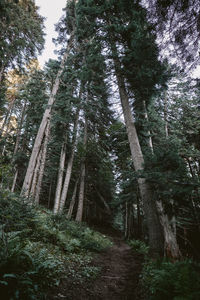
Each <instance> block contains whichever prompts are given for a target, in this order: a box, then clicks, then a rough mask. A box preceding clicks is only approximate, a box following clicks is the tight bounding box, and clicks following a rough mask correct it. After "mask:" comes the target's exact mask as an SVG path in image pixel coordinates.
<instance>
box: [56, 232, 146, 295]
mask: <svg viewBox="0 0 200 300" xmlns="http://www.w3.org/2000/svg"><path fill="white" fill-rule="evenodd" d="M95 229H96V230H98V231H100V232H101V233H103V234H105V235H106V236H108V237H109V238H110V239H111V240H112V242H113V246H112V247H111V248H109V249H107V250H105V251H103V252H101V253H100V254H97V255H96V256H95V257H94V259H93V262H92V265H93V266H95V267H99V268H100V274H99V275H98V276H97V278H96V279H95V280H93V281H89V282H87V283H84V284H83V285H82V284H78V285H75V286H73V285H71V286H69V283H68V282H67V281H66V282H65V281H63V282H62V284H61V285H60V286H59V293H56V294H54V296H53V295H52V298H51V299H52V300H53V299H55V300H61V299H63V300H64V299H66V300H68V299H69V300H141V299H142V296H141V295H140V294H141V293H140V287H139V275H140V273H141V269H142V260H143V257H142V255H140V254H138V253H134V252H133V250H132V249H131V248H130V246H128V245H127V244H126V243H125V241H124V240H123V238H122V236H121V235H120V233H119V232H117V231H116V230H113V229H105V228H104V229H103V230H102V228H95Z"/></svg>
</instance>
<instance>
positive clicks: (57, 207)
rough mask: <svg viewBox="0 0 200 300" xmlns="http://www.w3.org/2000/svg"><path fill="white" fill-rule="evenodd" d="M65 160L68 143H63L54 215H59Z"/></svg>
mask: <svg viewBox="0 0 200 300" xmlns="http://www.w3.org/2000/svg"><path fill="white" fill-rule="evenodd" d="M65 158H66V141H64V142H63V145H62V149H61V153H60V164H59V170H58V180H57V186H56V195H55V201H54V209H53V212H54V214H57V213H58V210H59V205H60V195H61V190H62V183H63V174H64V166H65Z"/></svg>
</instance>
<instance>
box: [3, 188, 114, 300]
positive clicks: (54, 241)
mask: <svg viewBox="0 0 200 300" xmlns="http://www.w3.org/2000/svg"><path fill="white" fill-rule="evenodd" d="M109 246H111V242H110V240H109V239H108V238H106V237H105V236H103V235H101V234H100V233H97V232H95V231H93V230H91V229H89V228H88V227H87V226H85V225H82V224H80V223H76V222H73V221H68V220H67V219H66V216H64V215H61V216H60V215H59V216H55V215H53V213H52V212H50V211H49V210H46V209H44V208H40V207H38V208H36V207H33V206H31V205H27V204H26V203H25V202H24V200H23V198H19V197H17V196H16V195H15V194H12V193H10V192H9V191H4V190H2V191H0V297H1V298H2V299H4V300H11V299H13V300H14V299H27V300H29V299H37V300H39V299H45V297H46V294H47V291H49V289H50V288H51V287H53V286H55V285H58V284H59V281H60V279H61V278H65V280H66V278H67V280H68V281H69V282H70V284H76V282H78V281H79V282H80V281H83V280H87V279H91V278H94V277H95V276H96V274H97V273H98V272H99V270H98V268H95V267H93V266H91V258H92V256H91V251H100V250H102V249H104V248H106V247H109ZM86 253H87V254H86Z"/></svg>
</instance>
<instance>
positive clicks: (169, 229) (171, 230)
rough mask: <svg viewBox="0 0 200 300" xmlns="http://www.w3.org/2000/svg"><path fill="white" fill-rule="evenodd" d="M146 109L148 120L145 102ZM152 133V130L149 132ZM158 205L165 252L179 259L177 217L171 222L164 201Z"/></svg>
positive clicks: (151, 146)
mask: <svg viewBox="0 0 200 300" xmlns="http://www.w3.org/2000/svg"><path fill="white" fill-rule="evenodd" d="M144 110H145V118H146V120H147V121H148V120H149V118H148V113H147V109H146V104H145V102H144ZM165 133H166V138H167V137H168V128H167V120H166V119H165ZM149 134H150V132H149ZM149 148H150V149H151V152H152V154H153V153H154V150H153V141H152V139H151V136H149ZM156 206H157V209H158V212H159V217H160V222H161V224H162V227H163V232H164V253H165V256H167V257H169V258H173V259H174V260H175V259H178V258H179V257H180V255H181V253H180V250H179V246H178V243H177V238H176V218H175V216H173V218H172V220H171V224H170V220H169V217H168V215H167V214H166V213H165V212H164V208H163V204H162V201H158V200H156Z"/></svg>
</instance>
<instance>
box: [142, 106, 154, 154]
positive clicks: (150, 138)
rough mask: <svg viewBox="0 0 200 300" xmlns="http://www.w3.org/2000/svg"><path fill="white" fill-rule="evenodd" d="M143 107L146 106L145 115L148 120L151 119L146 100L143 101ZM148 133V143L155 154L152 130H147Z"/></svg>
mask: <svg viewBox="0 0 200 300" xmlns="http://www.w3.org/2000/svg"><path fill="white" fill-rule="evenodd" d="M143 107H144V117H145V119H146V120H147V121H149V117H148V113H147V107H146V102H145V101H143ZM147 133H148V136H149V138H148V144H149V148H150V149H151V153H152V154H153V152H154V150H153V141H152V137H151V132H150V130H148V131H147Z"/></svg>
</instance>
